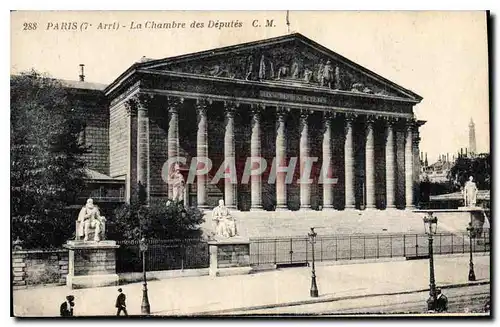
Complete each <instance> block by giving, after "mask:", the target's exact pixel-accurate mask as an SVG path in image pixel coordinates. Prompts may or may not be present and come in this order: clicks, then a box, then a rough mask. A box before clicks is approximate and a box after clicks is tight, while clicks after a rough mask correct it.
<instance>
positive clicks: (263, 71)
mask: <svg viewBox="0 0 500 327" xmlns="http://www.w3.org/2000/svg"><path fill="white" fill-rule="evenodd" d="M259 79H261V80H262V79H266V58H265V57H264V55H262V56H261V57H260V65H259Z"/></svg>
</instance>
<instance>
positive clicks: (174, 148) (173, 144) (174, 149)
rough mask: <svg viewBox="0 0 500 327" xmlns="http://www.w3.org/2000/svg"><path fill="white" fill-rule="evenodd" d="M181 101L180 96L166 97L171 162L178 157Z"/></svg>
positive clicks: (169, 193) (170, 190)
mask: <svg viewBox="0 0 500 327" xmlns="http://www.w3.org/2000/svg"><path fill="white" fill-rule="evenodd" d="M182 102H183V99H182V98H170V97H169V98H168V112H169V115H170V120H169V122H168V135H167V147H168V150H167V151H168V152H167V157H168V160H169V162H173V160H174V158H175V161H177V158H178V157H179V106H180V105H181V104H182ZM169 168H170V167H169ZM169 173H170V170H169ZM172 186H173V185H168V197H169V198H172V196H173V188H172Z"/></svg>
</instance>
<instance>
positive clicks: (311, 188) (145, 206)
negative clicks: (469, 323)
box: [10, 10, 492, 318]
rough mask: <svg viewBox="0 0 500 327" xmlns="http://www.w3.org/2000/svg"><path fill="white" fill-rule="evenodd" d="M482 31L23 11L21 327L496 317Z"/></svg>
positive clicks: (16, 42) (15, 177)
mask: <svg viewBox="0 0 500 327" xmlns="http://www.w3.org/2000/svg"><path fill="white" fill-rule="evenodd" d="M488 22H489V13H488V12H485V11H462V12H451V11H449V12H447V11H407V12H398V11H390V12H389V11H387V12H383V11H378V12H362V11H361V12H354V11H351V12H342V11H286V10H284V11H192V12H190V11H128V12H125V11H82V12H78V11H13V12H12V13H11V71H10V102H11V107H10V117H11V122H10V141H11V142H10V144H11V150H10V151H11V152H10V162H11V167H10V171H11V240H12V249H11V285H12V308H13V309H12V313H11V314H12V315H13V316H15V317H73V318H78V317H89V316H91V317H101V316H110V317H112V316H119V317H122V318H123V317H125V316H128V317H134V316H135V317H138V316H141V317H145V316H157V317H185V316H187V317H214V316H217V317H222V316H223V317H236V316H246V317H257V316H260V317H261V316H273V317H284V316H294V317H302V316H308V317H324V316H335V317H337V316H347V315H349V316H353V315H354V316H355V317H366V316H368V315H382V316H386V317H390V316H395V315H420V316H424V317H436V316H438V315H445V316H449V317H451V316H456V315H467V316H478V317H479V316H481V317H490V305H491V303H490V295H491V287H490V285H491V284H490V283H491V260H490V251H491V248H490V246H491V239H492V231H491V228H490V217H491V214H490V201H491V200H490V190H491V170H492V167H491V159H490V135H489V132H490V130H491V129H490V124H491V122H490V99H489V85H488V76H489V75H488V74H489V67H488Z"/></svg>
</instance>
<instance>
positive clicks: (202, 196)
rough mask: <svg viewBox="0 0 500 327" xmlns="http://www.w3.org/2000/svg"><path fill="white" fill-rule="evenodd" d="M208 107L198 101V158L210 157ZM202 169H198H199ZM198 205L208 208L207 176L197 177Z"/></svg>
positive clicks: (205, 102)
mask: <svg viewBox="0 0 500 327" xmlns="http://www.w3.org/2000/svg"><path fill="white" fill-rule="evenodd" d="M207 107H208V102H207V101H205V100H197V101H196V111H197V113H198V131H197V134H196V156H197V157H198V158H207V157H208V139H207V126H208V120H207ZM199 168H201V167H198V169H199ZM196 189H197V194H196V197H197V204H198V208H205V207H207V176H206V174H202V175H197V176H196Z"/></svg>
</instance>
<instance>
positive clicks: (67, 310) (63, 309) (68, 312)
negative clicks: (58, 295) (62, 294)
mask: <svg viewBox="0 0 500 327" xmlns="http://www.w3.org/2000/svg"><path fill="white" fill-rule="evenodd" d="M74 301H75V297H74V296H73V295H68V296H66V301H64V302H63V303H61V306H60V307H59V310H60V314H61V317H73V308H74V306H75V302H74Z"/></svg>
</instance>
